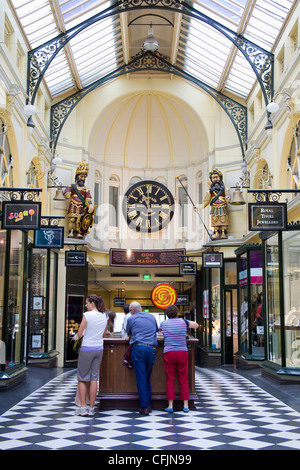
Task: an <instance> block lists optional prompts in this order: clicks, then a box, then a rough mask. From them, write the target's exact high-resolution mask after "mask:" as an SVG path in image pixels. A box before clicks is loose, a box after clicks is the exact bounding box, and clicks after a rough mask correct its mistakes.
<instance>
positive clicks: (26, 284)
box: [0, 189, 57, 390]
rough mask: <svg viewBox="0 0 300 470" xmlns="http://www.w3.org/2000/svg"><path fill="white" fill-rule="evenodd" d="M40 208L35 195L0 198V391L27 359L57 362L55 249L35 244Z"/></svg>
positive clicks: (22, 372) (19, 375)
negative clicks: (25, 197)
mask: <svg viewBox="0 0 300 470" xmlns="http://www.w3.org/2000/svg"><path fill="white" fill-rule="evenodd" d="M3 190H5V189H3ZM14 191H17V190H14ZM26 191H27V192H28V193H31V194H34V195H35V196H34V198H36V197H37V194H38V193H39V191H40V190H34V189H30V190H29V189H26ZM19 194H20V190H19ZM20 208H21V209H22V210H20ZM40 210H41V205H40V203H39V202H36V201H33V200H29V201H25V200H22V201H21V200H18V201H14V200H13V199H11V200H10V201H9V200H6V201H4V202H3V203H2V229H1V231H0V346H1V348H0V353H1V354H0V359H1V372H0V390H5V389H7V388H9V387H10V386H12V385H15V384H16V383H18V382H20V381H22V380H23V379H24V375H25V373H26V366H27V364H37V363H38V364H39V365H43V364H44V365H45V364H47V365H48V366H49V365H50V364H52V365H55V364H53V357H54V356H55V355H57V352H56V351H55V336H56V291H57V286H56V279H57V250H55V249H54V250H52V249H43V248H37V247H36V246H35V234H36V233H37V232H38V231H39V228H40ZM34 211H36V212H34ZM27 212H28V220H26V219H27V215H26V214H27ZM30 212H31V213H30ZM17 215H18V217H17ZM22 217H23V218H22ZM19 223H20V225H18V224H19ZM32 229H33V230H32Z"/></svg>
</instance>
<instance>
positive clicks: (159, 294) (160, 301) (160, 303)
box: [151, 284, 177, 310]
mask: <svg viewBox="0 0 300 470" xmlns="http://www.w3.org/2000/svg"><path fill="white" fill-rule="evenodd" d="M151 300H152V302H153V303H154V305H155V306H156V307H158V308H161V309H163V310H164V309H166V308H167V307H168V306H169V305H173V304H175V302H176V300H177V292H176V290H175V289H174V287H172V286H170V284H158V285H157V286H156V287H154V289H153V291H152V293H151Z"/></svg>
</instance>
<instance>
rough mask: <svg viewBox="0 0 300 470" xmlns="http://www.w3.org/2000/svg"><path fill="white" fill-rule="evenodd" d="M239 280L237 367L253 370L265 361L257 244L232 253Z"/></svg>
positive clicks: (260, 278) (260, 261)
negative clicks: (247, 367) (235, 259)
mask: <svg viewBox="0 0 300 470" xmlns="http://www.w3.org/2000/svg"><path fill="white" fill-rule="evenodd" d="M235 253H236V256H237V276H238V352H237V355H236V357H237V365H238V366H242V364H243V365H244V366H246V363H248V366H250V367H254V366H255V365H256V363H257V361H258V363H259V362H260V361H263V360H264V358H265V337H264V334H265V327H264V324H265V323H264V308H263V257H262V247H261V245H259V244H253V245H251V244H250V245H243V246H241V247H240V248H238V249H237V250H235Z"/></svg>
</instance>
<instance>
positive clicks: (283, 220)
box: [248, 202, 287, 232]
mask: <svg viewBox="0 0 300 470" xmlns="http://www.w3.org/2000/svg"><path fill="white" fill-rule="evenodd" d="M248 206H249V230H251V231H260V232H261V231H278V230H286V229H287V210H286V203H279V202H264V203H262V204H260V203H249V204H248Z"/></svg>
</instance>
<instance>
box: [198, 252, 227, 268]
mask: <svg viewBox="0 0 300 470" xmlns="http://www.w3.org/2000/svg"><path fill="white" fill-rule="evenodd" d="M202 266H203V268H222V267H223V253H215V252H214V251H212V252H208V251H207V252H206V253H203V255H202Z"/></svg>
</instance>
